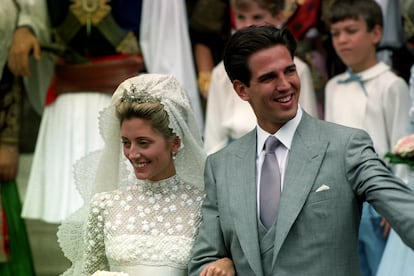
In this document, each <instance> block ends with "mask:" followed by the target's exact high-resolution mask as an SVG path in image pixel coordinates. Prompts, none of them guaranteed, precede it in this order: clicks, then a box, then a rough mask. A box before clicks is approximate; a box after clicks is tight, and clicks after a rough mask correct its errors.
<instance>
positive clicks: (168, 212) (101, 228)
mask: <svg viewBox="0 0 414 276" xmlns="http://www.w3.org/2000/svg"><path fill="white" fill-rule="evenodd" d="M202 199H203V192H202V191H201V190H199V189H197V188H195V187H193V186H192V185H187V184H185V183H184V182H183V181H182V180H180V179H179V178H178V177H177V176H174V177H172V178H169V179H166V180H164V181H161V182H156V183H154V182H141V183H139V184H137V185H131V186H127V187H124V188H122V189H119V190H116V191H111V192H103V193H99V194H97V195H95V196H94V197H93V199H92V203H91V210H92V211H91V212H90V213H89V218H88V222H87V225H86V227H87V236H86V242H87V247H86V251H85V252H86V254H85V264H84V271H83V272H84V273H85V274H87V275H89V274H92V273H94V272H95V271H97V270H99V269H106V270H108V269H109V264H111V266H116V267H122V266H134V265H152V266H153V265H169V266H173V267H178V268H182V269H185V268H186V267H187V262H188V260H189V254H190V250H191V247H192V245H193V242H194V238H195V235H196V234H197V228H198V226H199V223H200V212H199V210H200V206H201V202H202ZM100 248H105V250H102V249H100ZM95 252H100V254H99V255H96V253H95ZM108 262H109V263H108Z"/></svg>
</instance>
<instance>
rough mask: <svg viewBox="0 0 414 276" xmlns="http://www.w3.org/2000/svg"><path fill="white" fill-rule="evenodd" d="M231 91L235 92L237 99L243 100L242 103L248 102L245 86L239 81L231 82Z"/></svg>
mask: <svg viewBox="0 0 414 276" xmlns="http://www.w3.org/2000/svg"><path fill="white" fill-rule="evenodd" d="M233 89H234V91H236V93H237V95H239V97H240V98H241V99H242V100H244V101H248V100H249V99H250V98H249V94H248V93H247V91H246V90H247V86H246V85H245V84H244V83H243V82H241V81H239V80H234V81H233Z"/></svg>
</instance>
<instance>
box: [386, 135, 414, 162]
mask: <svg viewBox="0 0 414 276" xmlns="http://www.w3.org/2000/svg"><path fill="white" fill-rule="evenodd" d="M385 157H386V158H388V159H389V161H390V163H391V164H406V165H408V166H409V167H410V168H414V134H411V135H408V136H405V137H403V138H401V139H400V140H398V142H397V144H396V145H395V146H394V149H393V152H392V153H391V152H388V153H387V154H385Z"/></svg>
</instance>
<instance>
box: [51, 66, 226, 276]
mask: <svg viewBox="0 0 414 276" xmlns="http://www.w3.org/2000/svg"><path fill="white" fill-rule="evenodd" d="M100 131H101V134H102V136H103V138H104V141H105V147H104V149H103V150H101V151H99V152H96V153H93V154H92V155H89V156H87V157H85V158H84V159H82V160H81V161H80V162H78V164H77V165H76V168H75V172H76V173H75V178H76V179H77V182H78V188H79V190H80V192H81V194H82V195H83V197H84V199H85V200H84V201H85V202H86V203H85V206H83V208H81V209H80V210H79V211H77V212H76V213H75V214H73V215H72V216H70V217H69V218H68V219H67V220H66V221H64V222H63V223H62V225H61V226H60V228H59V231H58V238H59V242H60V244H61V247H62V250H63V252H64V253H65V255H66V256H67V257H68V258H69V259H70V260H71V261H72V267H71V268H70V269H69V270H68V271H66V272H65V274H64V275H91V274H93V273H95V272H96V271H101V270H104V271H117V272H123V273H127V274H129V275H160V276H162V275H173V276H181V275H187V262H188V260H189V255H190V250H191V248H192V246H193V242H194V239H195V236H196V235H197V231H198V226H199V224H200V221H201V215H200V207H201V203H202V200H203V198H204V180H203V170H204V161H205V153H204V151H203V146H202V142H201V138H200V135H199V128H198V127H197V124H196V120H195V118H194V115H193V112H192V109H191V107H190V103H189V100H188V98H187V95H186V93H185V91H184V90H183V88H182V87H181V85H180V84H179V83H178V81H177V80H176V79H175V78H173V77H172V76H167V75H157V74H143V75H140V76H137V77H133V78H130V79H128V80H126V81H124V82H123V83H121V84H120V85H119V87H118V88H117V90H116V91H115V93H114V95H113V97H112V103H111V105H110V106H109V107H108V108H106V109H104V110H103V111H102V112H101V114H100ZM122 153H123V155H122ZM128 162H129V163H130V166H129V169H128V168H127V163H128ZM222 264H223V265H227V268H229V269H232V263H231V261H230V260H229V259H224V260H223V262H222Z"/></svg>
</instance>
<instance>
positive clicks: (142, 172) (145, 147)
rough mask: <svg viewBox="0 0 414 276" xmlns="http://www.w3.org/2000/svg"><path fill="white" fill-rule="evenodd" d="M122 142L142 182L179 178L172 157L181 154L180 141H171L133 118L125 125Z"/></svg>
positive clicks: (123, 126) (122, 128)
mask: <svg viewBox="0 0 414 276" xmlns="http://www.w3.org/2000/svg"><path fill="white" fill-rule="evenodd" d="M121 140H122V144H123V151H124V155H125V157H126V158H127V159H128V160H129V161H130V162H131V164H132V166H133V168H134V172H135V176H136V177H137V178H138V179H148V180H151V181H158V180H162V179H166V178H169V177H171V176H173V175H175V166H174V161H173V158H172V154H173V152H177V150H178V147H179V141H177V139H175V140H173V141H169V140H167V139H166V138H165V137H164V136H163V135H162V134H161V133H160V132H158V131H157V130H155V129H154V128H153V127H152V126H151V124H150V123H149V122H148V121H146V120H143V119H140V118H132V119H128V120H124V121H123V122H122V124H121Z"/></svg>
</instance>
